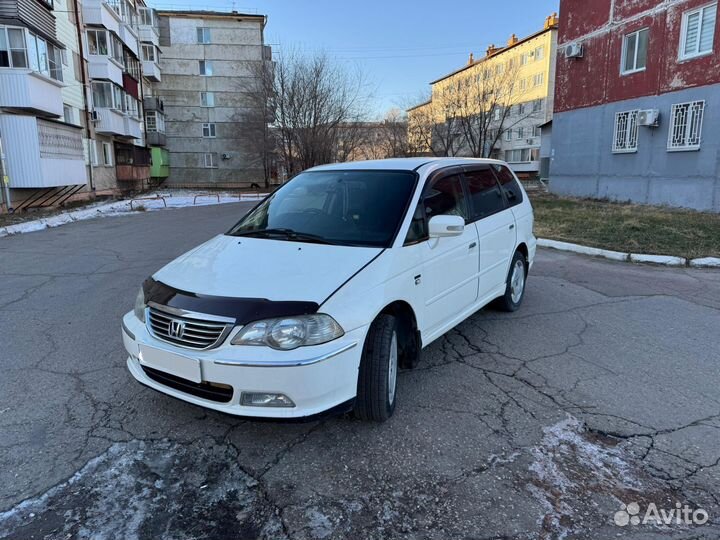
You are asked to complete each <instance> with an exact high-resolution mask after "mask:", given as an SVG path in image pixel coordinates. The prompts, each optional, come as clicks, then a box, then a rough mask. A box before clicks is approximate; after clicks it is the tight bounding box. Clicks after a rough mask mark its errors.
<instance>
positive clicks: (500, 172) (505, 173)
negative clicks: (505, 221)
mask: <svg viewBox="0 0 720 540" xmlns="http://www.w3.org/2000/svg"><path fill="white" fill-rule="evenodd" d="M493 168H494V169H495V174H497V177H498V180H499V181H500V185H501V186H502V188H503V190H504V191H505V196H506V197H507V200H508V204H509V205H510V206H515V205H516V204H520V203H521V202H522V200H523V196H522V190H521V189H520V184H518V181H517V180H516V179H515V175H514V174H513V173H512V171H511V170H510V169H508V168H507V167H506V166H505V165H493Z"/></svg>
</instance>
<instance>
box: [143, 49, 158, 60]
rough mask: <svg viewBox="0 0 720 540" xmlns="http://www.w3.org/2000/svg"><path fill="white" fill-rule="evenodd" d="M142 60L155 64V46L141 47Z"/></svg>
mask: <svg viewBox="0 0 720 540" xmlns="http://www.w3.org/2000/svg"><path fill="white" fill-rule="evenodd" d="M142 59H143V60H145V61H146V62H155V45H143V46H142Z"/></svg>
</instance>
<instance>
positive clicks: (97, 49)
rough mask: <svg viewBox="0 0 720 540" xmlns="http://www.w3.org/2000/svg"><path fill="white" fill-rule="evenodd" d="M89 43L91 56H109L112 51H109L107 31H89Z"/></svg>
mask: <svg viewBox="0 0 720 540" xmlns="http://www.w3.org/2000/svg"><path fill="white" fill-rule="evenodd" d="M87 41H88V50H89V51H90V54H98V55H102V56H107V55H108V51H109V50H110V49H108V41H107V32H106V31H105V30H88V31H87Z"/></svg>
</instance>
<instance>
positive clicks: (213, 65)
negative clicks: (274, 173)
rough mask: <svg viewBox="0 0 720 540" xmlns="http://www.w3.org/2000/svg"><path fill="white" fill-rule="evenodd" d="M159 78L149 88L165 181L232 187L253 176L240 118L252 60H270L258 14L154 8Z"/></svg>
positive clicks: (253, 73) (254, 162) (255, 167)
mask: <svg viewBox="0 0 720 540" xmlns="http://www.w3.org/2000/svg"><path fill="white" fill-rule="evenodd" d="M158 16H159V26H160V39H159V46H160V49H161V51H162V54H161V56H160V71H161V72H162V80H159V81H158V82H155V83H153V85H152V90H151V91H152V95H153V96H154V97H155V98H157V100H158V101H159V102H161V103H162V106H163V110H164V123H165V134H166V137H165V138H166V144H167V146H166V148H167V150H168V151H169V155H170V160H171V169H170V176H169V177H168V180H167V183H166V185H170V186H178V187H188V186H189V187H198V186H203V187H238V186H248V185H250V184H252V183H260V182H262V179H263V172H262V163H261V162H260V160H259V159H258V158H257V157H255V155H256V152H255V151H253V145H252V141H251V140H250V135H249V134H248V133H246V132H245V131H243V127H242V126H243V121H244V120H245V118H246V115H247V113H248V109H249V108H250V107H252V106H253V101H252V100H251V99H250V98H249V97H248V94H247V90H248V88H250V87H251V86H252V85H253V84H254V83H255V82H256V80H257V79H256V77H257V74H258V65H259V64H261V63H262V62H269V61H271V54H270V48H269V47H267V46H265V42H264V30H265V24H266V21H267V19H266V17H265V16H262V15H248V14H242V13H237V12H230V13H227V12H216V11H160V12H158Z"/></svg>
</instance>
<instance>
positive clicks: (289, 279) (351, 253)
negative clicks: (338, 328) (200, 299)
mask: <svg viewBox="0 0 720 540" xmlns="http://www.w3.org/2000/svg"><path fill="white" fill-rule="evenodd" d="M381 251H382V249H381V248H369V247H350V246H332V245H326V244H311V243H305V242H290V241H283V240H273V239H266V238H249V237H234V236H227V235H220V236H216V237H215V238H213V239H212V240H209V241H207V242H205V243H204V244H202V245H200V246H198V247H196V248H195V249H193V250H191V251H189V252H187V253H185V254H184V255H181V256H180V257H178V258H177V259H175V260H174V261H172V262H171V263H169V264H167V265H166V266H164V267H163V268H162V269H161V270H159V271H158V272H156V273H155V274H154V276H153V277H154V278H155V279H156V280H157V281H161V282H163V283H165V284H166V285H170V286H171V287H175V288H176V289H180V290H183V291H187V292H192V293H196V294H202V295H210V296H229V297H235V298H266V299H268V300H277V301H306V302H316V303H317V304H322V303H323V302H324V301H325V300H326V299H327V298H328V296H330V295H331V294H332V293H333V292H334V291H335V290H336V289H337V288H338V287H340V286H341V285H342V284H343V283H345V281H347V280H348V279H349V278H350V277H352V276H353V274H355V273H356V272H357V271H358V270H360V269H361V268H362V267H363V266H364V265H366V264H367V263H368V262H370V261H371V260H372V259H373V258H374V257H376V256H377V255H378V254H379V253H380V252H381Z"/></svg>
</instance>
